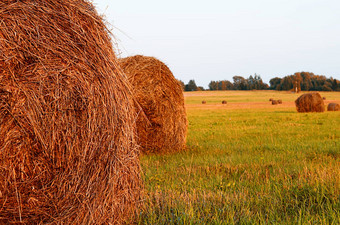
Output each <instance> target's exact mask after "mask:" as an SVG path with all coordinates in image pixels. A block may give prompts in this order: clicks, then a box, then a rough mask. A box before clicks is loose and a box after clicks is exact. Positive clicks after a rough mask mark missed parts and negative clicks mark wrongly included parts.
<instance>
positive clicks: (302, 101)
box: [295, 93, 325, 112]
mask: <svg viewBox="0 0 340 225" xmlns="http://www.w3.org/2000/svg"><path fill="white" fill-rule="evenodd" d="M295 105H296V110H297V111H298V112H324V111H325V105H324V102H323V99H322V98H321V95H320V94H319V93H307V94H303V95H301V96H300V97H299V98H298V99H296V100H295Z"/></svg>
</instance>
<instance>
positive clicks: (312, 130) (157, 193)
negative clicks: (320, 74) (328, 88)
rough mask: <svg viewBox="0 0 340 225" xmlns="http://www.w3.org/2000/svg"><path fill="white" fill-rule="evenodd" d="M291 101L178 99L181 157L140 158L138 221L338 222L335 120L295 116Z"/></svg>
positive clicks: (211, 96)
mask: <svg viewBox="0 0 340 225" xmlns="http://www.w3.org/2000/svg"><path fill="white" fill-rule="evenodd" d="M301 94H302V93H299V94H294V93H290V92H277V91H244V92H242V91H218V92H212V91H211V92H190V93H188V92H186V93H185V102H186V109H187V114H188V120H189V127H188V139H187V149H186V151H183V152H179V153H173V154H150V155H143V156H142V157H141V163H142V168H143V171H144V175H143V176H144V182H145V200H144V208H143V209H142V210H141V212H140V215H139V220H138V222H139V223H140V224H264V223H270V224H272V223H273V224H339V223H340V169H339V168H340V112H327V111H325V112H324V113H298V112H297V111H296V108H295V104H294V101H295V99H297V98H298V97H299V96H300V95H301ZM320 94H321V96H322V97H326V99H327V100H325V105H326V106H327V105H328V103H329V102H338V103H339V102H340V93H339V92H338V93H336V92H321V93H320ZM270 98H273V99H282V101H283V104H280V105H272V104H271V102H269V99H270ZM203 100H204V101H206V102H207V103H206V104H202V101H203ZM222 100H226V101H227V102H228V103H227V104H226V105H222V103H221V102H222Z"/></svg>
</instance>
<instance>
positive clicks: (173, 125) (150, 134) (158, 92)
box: [120, 55, 188, 153]
mask: <svg viewBox="0 0 340 225" xmlns="http://www.w3.org/2000/svg"><path fill="white" fill-rule="evenodd" d="M120 66H121V68H122V69H123V71H124V72H125V73H126V75H127V77H128V79H129V81H130V83H131V84H132V86H133V92H134V96H135V98H136V100H137V103H138V104H139V105H140V107H141V109H142V112H143V114H144V115H140V116H139V117H138V121H137V133H138V136H139V138H138V140H139V144H140V146H141V148H142V151H143V152H145V153H147V152H174V151H179V150H181V149H183V148H184V147H185V144H186V135H187V125H188V122H187V117H186V111H185V107H184V96H183V91H182V88H181V86H180V85H179V84H178V82H177V81H176V79H175V77H174V76H173V74H172V73H171V71H170V69H169V68H168V67H167V66H166V65H165V64H164V63H163V62H161V61H159V60H158V59H156V58H153V57H147V56H142V55H136V56H132V57H127V58H123V59H120Z"/></svg>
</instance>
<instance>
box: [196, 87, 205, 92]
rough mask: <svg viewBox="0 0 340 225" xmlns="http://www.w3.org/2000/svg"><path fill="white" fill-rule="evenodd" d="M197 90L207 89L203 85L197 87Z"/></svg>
mask: <svg viewBox="0 0 340 225" xmlns="http://www.w3.org/2000/svg"><path fill="white" fill-rule="evenodd" d="M197 91H205V89H204V87H202V86H198V87H197Z"/></svg>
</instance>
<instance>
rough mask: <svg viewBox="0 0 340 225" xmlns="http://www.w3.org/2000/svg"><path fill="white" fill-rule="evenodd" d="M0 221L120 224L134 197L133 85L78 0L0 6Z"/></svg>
mask: <svg viewBox="0 0 340 225" xmlns="http://www.w3.org/2000/svg"><path fill="white" fill-rule="evenodd" d="M0 21H1V29H0V224H19V223H20V224H120V223H124V222H125V221H127V220H129V219H130V218H131V217H133V215H134V213H135V212H136V206H137V202H138V201H139V200H140V192H141V190H140V185H141V180H140V166H139V159H138V148H137V147H136V146H137V145H136V141H135V126H134V124H135V117H136V114H135V110H134V106H133V102H132V96H131V95H130V94H129V93H130V90H129V89H130V87H129V86H128V85H127V83H128V82H127V80H126V78H125V76H124V75H123V74H121V72H120V69H118V67H117V66H118V63H117V59H116V56H115V53H114V51H113V49H112V44H111V38H110V36H109V32H108V30H107V28H106V26H105V25H104V22H103V20H102V18H101V17H100V16H98V15H97V13H96V11H95V10H94V8H93V6H92V4H91V3H90V2H88V1H85V0H63V1H56V0H45V1H37V0H25V1H12V0H3V1H1V2H0Z"/></svg>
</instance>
